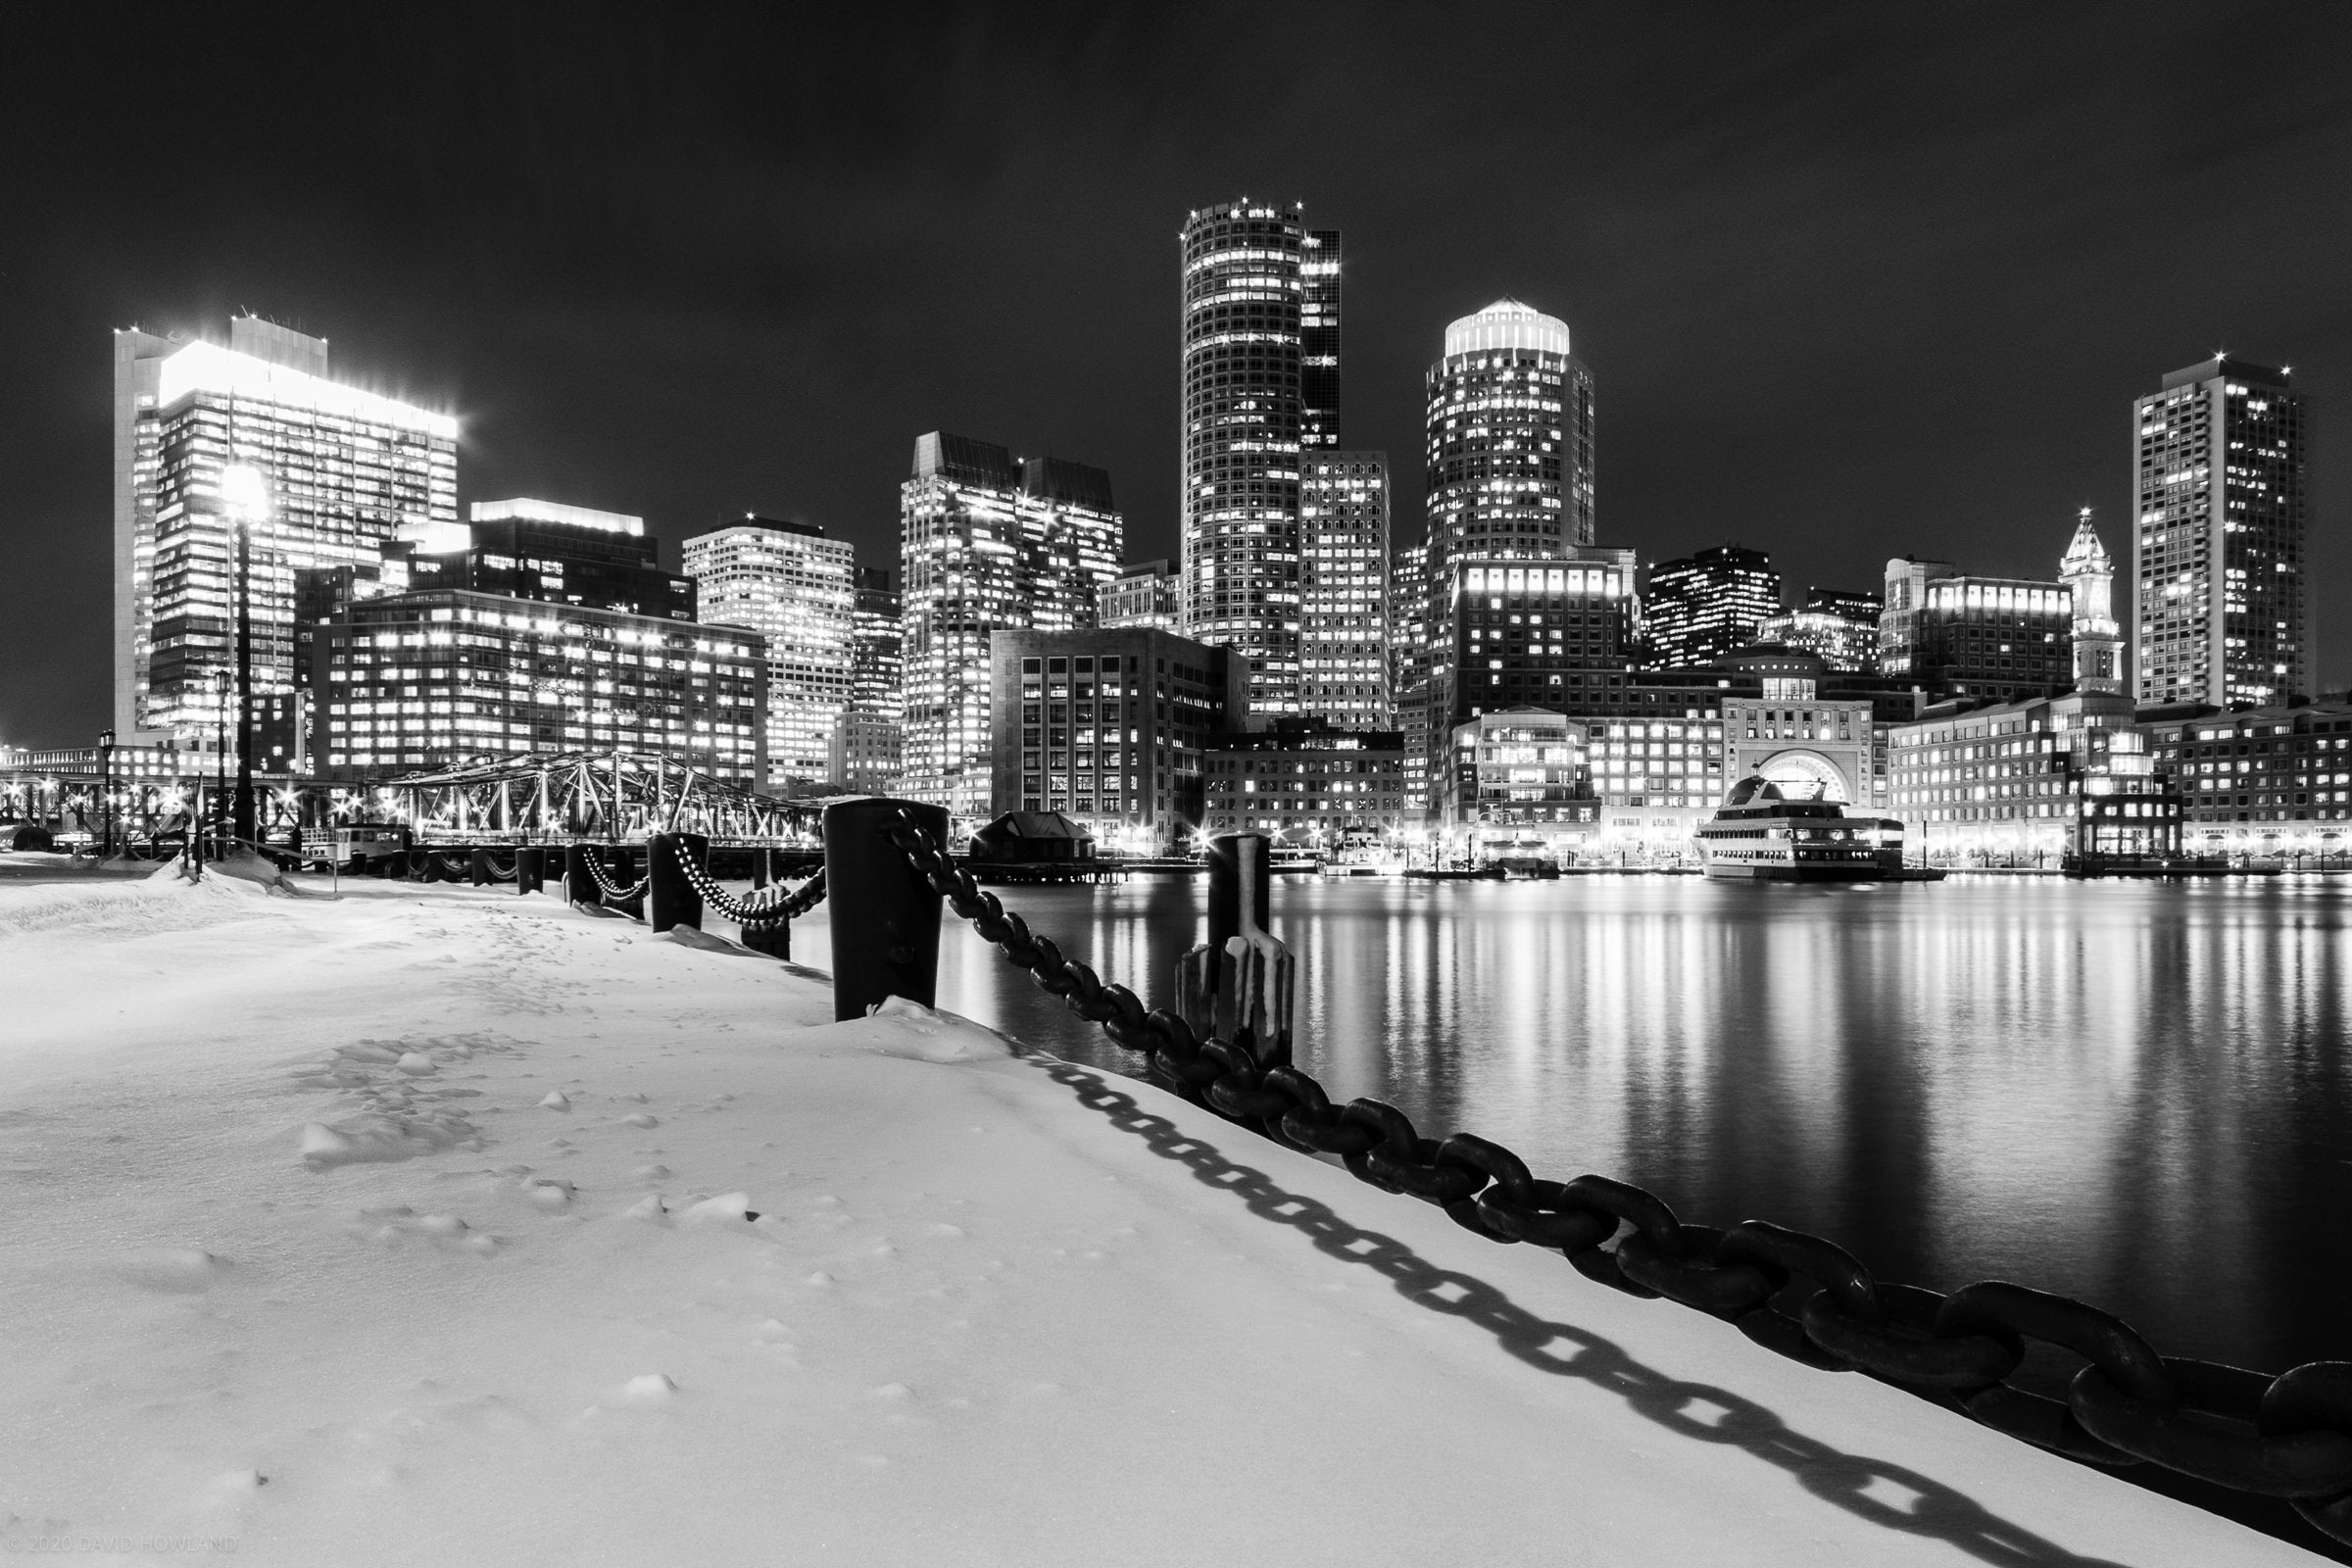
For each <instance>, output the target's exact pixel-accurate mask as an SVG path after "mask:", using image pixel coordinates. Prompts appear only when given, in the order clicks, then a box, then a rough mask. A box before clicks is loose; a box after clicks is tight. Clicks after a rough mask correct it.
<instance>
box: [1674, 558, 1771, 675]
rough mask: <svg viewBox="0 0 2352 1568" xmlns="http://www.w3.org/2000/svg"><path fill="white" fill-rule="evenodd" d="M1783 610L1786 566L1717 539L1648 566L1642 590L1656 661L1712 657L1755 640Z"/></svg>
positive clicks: (1687, 662) (1683, 665)
mask: <svg viewBox="0 0 2352 1568" xmlns="http://www.w3.org/2000/svg"><path fill="white" fill-rule="evenodd" d="M1780 613H1781V574H1780V573H1779V572H1777V571H1775V570H1773V569H1772V557H1770V556H1769V555H1766V554H1765V553H1764V552H1763V551H1761V550H1749V549H1746V548H1744V547H1743V546H1740V545H1717V546H1715V547H1714V548H1713V549H1711V550H1700V551H1695V552H1693V553H1692V554H1691V555H1689V556H1685V557H1682V558H1681V559H1679V560H1675V561H1661V562H1659V563H1658V564H1656V565H1654V566H1652V567H1650V568H1649V579H1648V582H1647V583H1646V585H1645V586H1644V587H1643V589H1642V643H1643V647H1644V649H1645V650H1646V662H1647V663H1648V664H1649V666H1650V667H1651V668H1653V669H1693V668H1697V667H1698V666H1700V665H1704V664H1712V663H1714V662H1716V661H1717V660H1719V659H1721V658H1722V657H1723V656H1724V655H1726V654H1728V653H1730V652H1731V651H1732V650H1734V649H1735V648H1744V647H1746V646H1747V645H1748V644H1749V643H1752V642H1754V641H1755V640H1756V638H1757V635H1758V633H1759V632H1761V631H1762V629H1763V626H1764V623H1765V622H1766V621H1767V620H1770V619H1772V618H1773V617H1774V616H1776V615H1778V614H1780Z"/></svg>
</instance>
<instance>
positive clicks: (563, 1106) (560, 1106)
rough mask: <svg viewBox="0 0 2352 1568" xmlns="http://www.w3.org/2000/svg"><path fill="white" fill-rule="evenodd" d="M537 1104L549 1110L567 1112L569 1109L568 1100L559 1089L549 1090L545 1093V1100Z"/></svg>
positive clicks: (569, 1102) (569, 1101) (569, 1103)
mask: <svg viewBox="0 0 2352 1568" xmlns="http://www.w3.org/2000/svg"><path fill="white" fill-rule="evenodd" d="M539 1103H541V1104H542V1105H545V1106H546V1107H547V1108H548V1109H550V1110H569V1109H570V1108H571V1100H570V1098H569V1097H568V1096H566V1095H565V1094H564V1091H563V1090H561V1089H550V1090H549V1091H548V1092H547V1098H546V1099H545V1100H542V1101H541V1102H539Z"/></svg>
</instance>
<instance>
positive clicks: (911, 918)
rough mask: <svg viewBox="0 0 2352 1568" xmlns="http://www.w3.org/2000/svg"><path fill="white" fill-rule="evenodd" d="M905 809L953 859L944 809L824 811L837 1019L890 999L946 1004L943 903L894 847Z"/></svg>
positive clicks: (855, 805) (896, 805) (875, 802)
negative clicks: (942, 994) (942, 993)
mask: <svg viewBox="0 0 2352 1568" xmlns="http://www.w3.org/2000/svg"><path fill="white" fill-rule="evenodd" d="M902 808H904V809H909V810H911V811H912V812H913V814H914V819H915V821H916V822H917V823H918V824H920V825H921V826H922V827H923V828H924V829H926V830H927V831H928V832H929V833H930V834H931V838H932V842H934V843H936V844H937V845H939V847H940V850H941V853H943V854H944V853H946V850H947V843H948V812H947V809H946V808H945V807H940V806H923V805H919V804H917V803H915V802H912V801H891V800H881V799H870V800H861V801H842V802H840V803H838V804H836V805H833V806H828V807H826V808H825V819H824V832H825V902H826V903H827V904H828V905H830V906H831V907H832V916H833V1016H834V1017H835V1018H862V1017H864V1016H865V1014H866V1011H867V1009H868V1008H870V1007H873V1006H876V1005H879V1004H880V1003H882V1002H883V1001H884V1000H885V999H886V998H890V997H905V998H906V999H907V1001H909V1002H919V1003H921V1004H922V1005H924V1006H926V1007H928V1006H932V1005H935V1004H936V1003H937V1002H938V1000H939V895H938V894H937V893H935V892H933V891H932V890H931V885H930V883H928V882H926V881H924V880H923V878H921V877H920V876H918V875H916V874H915V870H914V867H913V866H911V865H909V864H907V857H906V854H905V853H904V852H903V851H901V850H900V848H899V847H898V845H896V844H894V843H892V842H891V839H890V833H889V830H890V828H891V827H893V826H895V825H896V824H897V822H898V820H899V811H900V809H902Z"/></svg>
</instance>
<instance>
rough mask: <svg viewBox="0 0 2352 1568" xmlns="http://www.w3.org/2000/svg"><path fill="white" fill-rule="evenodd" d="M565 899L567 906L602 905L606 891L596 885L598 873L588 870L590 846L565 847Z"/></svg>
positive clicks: (573, 845) (567, 845)
mask: <svg viewBox="0 0 2352 1568" xmlns="http://www.w3.org/2000/svg"><path fill="white" fill-rule="evenodd" d="M564 902H565V903H567V904H602V903H604V902H605V894H604V890H603V889H602V888H600V887H598V886H597V885H596V873H595V872H594V871H592V870H590V869H589V868H588V846H587V845H585V844H576V843H575V844H566V845H564Z"/></svg>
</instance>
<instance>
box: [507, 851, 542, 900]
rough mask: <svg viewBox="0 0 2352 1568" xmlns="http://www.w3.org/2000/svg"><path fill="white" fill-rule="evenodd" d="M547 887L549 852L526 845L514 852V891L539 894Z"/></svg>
mask: <svg viewBox="0 0 2352 1568" xmlns="http://www.w3.org/2000/svg"><path fill="white" fill-rule="evenodd" d="M546 886H547V852H546V851H545V850H543V849H540V848H539V847H538V846H537V845H535V844H526V845H524V846H523V847H522V848H521V849H518V850H516V851H515V892H516V893H518V894H521V893H537V892H538V891H539V890H540V889H542V888H544V887H546Z"/></svg>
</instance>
